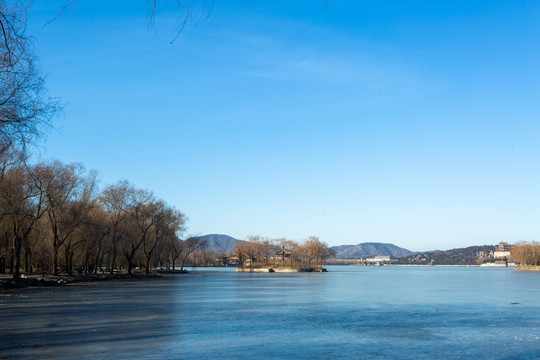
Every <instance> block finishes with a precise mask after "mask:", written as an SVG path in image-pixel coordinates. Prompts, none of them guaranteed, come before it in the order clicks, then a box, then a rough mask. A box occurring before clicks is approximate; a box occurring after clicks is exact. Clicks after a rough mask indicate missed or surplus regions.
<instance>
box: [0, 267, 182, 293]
mask: <svg viewBox="0 0 540 360" xmlns="http://www.w3.org/2000/svg"><path fill="white" fill-rule="evenodd" d="M187 273H188V272H187V271H186V270H183V271H174V272H173V271H172V270H171V271H157V272H153V273H150V274H144V273H142V274H141V273H135V274H131V275H129V274H113V275H111V274H98V275H96V274H88V275H58V276H55V275H45V276H41V275H23V276H25V277H21V278H19V279H14V278H12V277H5V278H0V294H2V293H6V292H12V291H17V290H21V289H31V288H44V287H47V288H52V287H58V286H67V285H82V284H88V283H97V282H108V281H121V280H147V279H164V278H166V277H167V276H166V275H176V274H187Z"/></svg>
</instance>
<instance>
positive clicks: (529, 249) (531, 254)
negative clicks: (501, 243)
mask: <svg viewBox="0 0 540 360" xmlns="http://www.w3.org/2000/svg"><path fill="white" fill-rule="evenodd" d="M510 253H511V258H512V261H513V262H515V263H516V264H520V265H534V266H538V265H540V243H539V242H537V241H531V242H519V243H517V244H514V245H513V246H512V248H511V249H510Z"/></svg>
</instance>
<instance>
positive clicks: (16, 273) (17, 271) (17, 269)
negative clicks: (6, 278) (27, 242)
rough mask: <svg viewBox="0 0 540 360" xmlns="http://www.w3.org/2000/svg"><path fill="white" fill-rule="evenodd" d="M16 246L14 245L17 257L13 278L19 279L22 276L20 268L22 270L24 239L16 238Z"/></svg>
mask: <svg viewBox="0 0 540 360" xmlns="http://www.w3.org/2000/svg"><path fill="white" fill-rule="evenodd" d="M14 241H15V244H13V248H14V249H13V250H14V255H15V264H14V268H13V278H14V279H18V278H19V277H20V276H21V273H20V268H21V245H22V239H20V238H19V237H15V238H14Z"/></svg>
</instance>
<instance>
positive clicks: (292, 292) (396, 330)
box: [0, 266, 540, 359]
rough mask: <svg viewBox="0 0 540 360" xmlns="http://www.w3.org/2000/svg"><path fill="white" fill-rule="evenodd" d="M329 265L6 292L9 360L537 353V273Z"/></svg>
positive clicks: (2, 345)
mask: <svg viewBox="0 0 540 360" xmlns="http://www.w3.org/2000/svg"><path fill="white" fill-rule="evenodd" d="M329 270H330V272H328V273H296V274H279V273H274V274H250V273H236V272H234V269H230V268H229V269H197V271H196V272H194V273H192V274H189V275H183V276H177V277H174V278H167V279H157V280H138V281H126V282H106V283H102V284H92V283H90V284H85V285H78V286H66V287H62V288H55V289H26V290H24V291H21V292H19V293H15V294H13V295H12V296H0V359H3V358H14V359H15V358H17V359H18V358H32V359H34V358H63V359H73V358H79V359H81V358H82V359H84V358H96V359H103V358H109V359H139V358H149V359H233V358H236V359H370V358H374V359H539V358H540V273H533V272H518V271H514V270H512V269H506V268H503V269H484V268H456V267H452V268H450V267H414V268H413V267H345V266H343V267H339V266H336V267H329ZM512 303H518V304H512Z"/></svg>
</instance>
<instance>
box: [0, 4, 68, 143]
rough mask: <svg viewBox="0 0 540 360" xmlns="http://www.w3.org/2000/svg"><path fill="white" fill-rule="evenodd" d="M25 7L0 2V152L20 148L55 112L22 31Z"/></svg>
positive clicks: (30, 45)
mask: <svg viewBox="0 0 540 360" xmlns="http://www.w3.org/2000/svg"><path fill="white" fill-rule="evenodd" d="M26 11H27V6H26V4H24V3H23V2H22V1H11V2H8V1H3V2H2V3H0V153H2V152H4V151H7V150H8V149H10V148H13V147H17V148H20V149H23V150H24V148H25V147H26V145H27V144H28V143H29V142H30V141H31V140H32V139H33V138H35V136H36V135H39V134H40V133H41V130H42V127H43V126H44V125H45V126H48V125H49V124H50V120H51V118H52V117H53V116H54V115H55V114H56V113H57V112H58V111H59V109H60V107H59V103H58V100H57V99H53V98H51V97H50V96H49V95H48V94H47V92H46V89H45V78H44V76H43V74H42V73H41V72H40V70H39V68H38V66H37V61H36V59H37V58H36V55H35V49H34V46H33V42H32V39H31V38H30V37H28V36H27V35H26V34H25V29H26Z"/></svg>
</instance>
